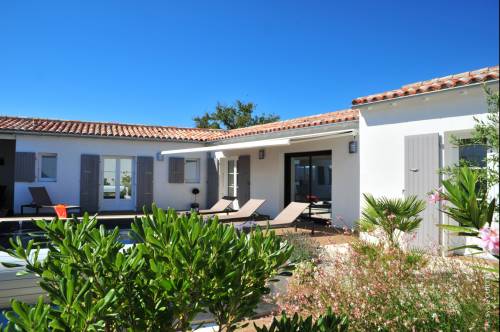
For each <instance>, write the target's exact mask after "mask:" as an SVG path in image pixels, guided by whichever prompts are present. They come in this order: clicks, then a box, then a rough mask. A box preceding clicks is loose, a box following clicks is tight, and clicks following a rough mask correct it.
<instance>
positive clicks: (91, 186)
mask: <svg viewBox="0 0 500 332" xmlns="http://www.w3.org/2000/svg"><path fill="white" fill-rule="evenodd" d="M99 161H100V158H99V156H98V155H90V154H82V156H81V158H80V208H81V211H82V212H89V213H94V212H97V210H99Z"/></svg>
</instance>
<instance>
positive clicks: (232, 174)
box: [227, 160, 238, 196]
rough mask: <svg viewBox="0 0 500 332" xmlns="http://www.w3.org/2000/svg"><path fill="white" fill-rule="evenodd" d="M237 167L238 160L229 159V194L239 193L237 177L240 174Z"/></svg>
mask: <svg viewBox="0 0 500 332" xmlns="http://www.w3.org/2000/svg"><path fill="white" fill-rule="evenodd" d="M237 172H238V171H237V169H236V160H228V161H227V193H228V195H229V196H236V195H237V184H236V177H237V176H238V173H237Z"/></svg>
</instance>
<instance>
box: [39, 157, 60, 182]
mask: <svg viewBox="0 0 500 332" xmlns="http://www.w3.org/2000/svg"><path fill="white" fill-rule="evenodd" d="M56 178H57V155H56V154H49V153H44V154H42V155H40V181H56Z"/></svg>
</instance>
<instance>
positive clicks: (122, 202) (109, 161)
mask: <svg viewBox="0 0 500 332" xmlns="http://www.w3.org/2000/svg"><path fill="white" fill-rule="evenodd" d="M102 160H103V163H102V164H103V171H102V175H103V177H102V182H101V183H102V190H101V195H102V205H101V210H104V211H123V210H134V207H135V188H134V186H133V183H134V159H133V158H126V157H103V159H102Z"/></svg>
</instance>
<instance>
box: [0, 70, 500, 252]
mask: <svg viewBox="0 0 500 332" xmlns="http://www.w3.org/2000/svg"><path fill="white" fill-rule="evenodd" d="M498 76H499V69H498V66H495V67H489V68H484V69H481V70H477V71H472V72H466V73H461V74H457V75H452V76H447V77H443V78H438V79H434V80H431V81H425V82H419V83H415V84H411V85H408V86H405V87H402V88H401V89H398V90H393V91H389V92H385V93H381V94H377V95H371V96H368V97H362V98H357V99H355V100H354V101H353V106H352V107H353V108H352V109H349V110H343V111H338V112H331V113H326V114H319V115H314V116H307V117H301V118H297V119H291V120H286V121H280V122H275V123H271V124H265V125H259V126H253V127H249V128H241V129H235V130H229V131H225V130H205V129H193V128H175V127H164V126H142V125H127V124H116V123H98V122H80V121H67V120H48V119H33V118H19V117H9V116H0V179H1V182H0V196H1V195H2V190H3V191H4V194H3V197H4V198H3V202H2V200H1V199H0V202H2V203H0V204H3V207H4V210H5V209H9V210H12V211H13V212H15V213H20V212H21V206H22V205H26V204H29V203H30V202H31V200H32V199H31V196H30V193H29V191H28V188H29V187H33V186H44V187H45V188H46V189H47V191H48V193H49V195H50V196H51V199H52V201H53V202H54V203H59V202H61V203H66V204H77V205H81V206H82V207H83V209H85V210H89V211H120V210H121V211H131V210H140V209H141V207H142V206H143V205H148V204H150V203H151V202H153V201H154V202H156V203H157V205H159V206H160V207H164V208H166V207H173V208H176V209H187V208H189V206H190V204H191V203H193V202H194V199H195V198H194V196H193V194H192V193H191V191H192V189H193V188H198V189H199V190H200V194H199V195H197V198H196V199H197V202H198V203H200V205H201V207H205V206H209V205H211V204H212V203H213V202H215V201H216V200H217V199H218V198H220V197H222V196H226V195H227V196H235V197H237V200H236V202H235V204H236V205H241V204H242V203H244V202H245V201H246V200H248V199H249V198H250V197H252V198H263V199H266V203H265V204H264V205H263V206H262V208H261V209H260V210H259V212H260V213H263V214H267V215H270V216H275V215H276V214H277V213H278V212H279V211H280V210H281V209H282V208H283V207H284V206H286V204H287V203H288V202H290V201H308V202H311V203H312V204H311V208H310V209H309V211H307V212H308V214H309V215H310V216H311V217H314V218H327V219H332V222H333V223H334V224H337V225H339V226H343V225H346V226H349V227H352V226H354V224H355V221H356V220H357V219H358V218H359V215H360V210H361V205H362V193H366V192H369V193H372V194H374V195H376V196H379V195H384V196H391V197H401V196H404V195H408V194H416V195H419V196H421V197H424V196H426V194H427V192H429V191H430V190H432V189H433V188H436V187H438V186H439V181H440V178H439V175H438V173H437V170H438V169H439V168H440V167H442V166H445V165H451V164H453V163H455V162H456V161H458V159H459V158H480V157H481V156H482V155H483V154H484V153H486V151H485V150H484V149H482V148H481V147H476V148H473V149H462V150H459V149H457V148H455V147H454V146H453V145H452V144H450V143H449V142H450V137H451V135H459V136H462V137H464V138H466V137H467V136H468V135H470V132H471V129H472V128H473V126H474V120H473V118H474V116H479V117H481V116H484V115H485V113H486V112H487V107H486V103H485V96H484V93H483V87H482V85H483V84H487V85H488V86H489V87H491V88H494V89H498ZM2 187H3V189H2ZM0 208H2V206H0ZM441 222H446V221H445V220H443V216H442V215H440V214H439V213H438V211H437V209H436V207H433V206H429V207H428V209H427V210H426V212H425V221H424V224H423V226H422V227H421V230H420V231H419V234H418V238H417V242H418V243H419V244H435V245H445V244H447V241H448V240H447V239H446V238H445V237H444V235H443V234H442V232H440V231H439V229H438V228H437V227H435V224H436V223H441Z"/></svg>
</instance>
